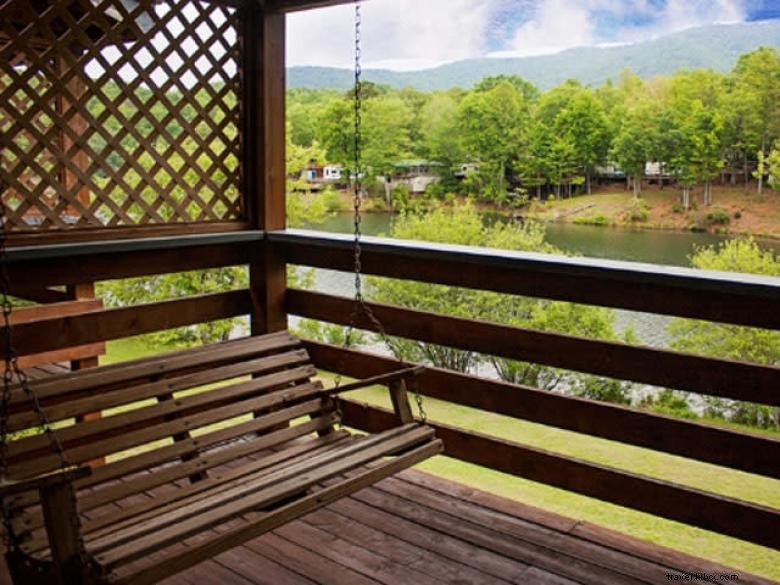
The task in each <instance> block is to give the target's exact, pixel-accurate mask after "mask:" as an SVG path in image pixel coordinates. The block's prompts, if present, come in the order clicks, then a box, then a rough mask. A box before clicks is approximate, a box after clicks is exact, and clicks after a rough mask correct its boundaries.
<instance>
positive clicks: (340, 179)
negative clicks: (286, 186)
mask: <svg viewBox="0 0 780 585" xmlns="http://www.w3.org/2000/svg"><path fill="white" fill-rule="evenodd" d="M298 178H299V180H301V181H302V182H304V183H305V185H306V188H307V189H309V190H311V191H319V190H320V189H323V188H325V187H327V186H329V185H333V186H340V185H342V184H343V183H344V182H345V181H346V179H345V173H344V172H343V167H342V166H341V165H340V164H336V163H327V164H324V165H320V164H318V163H317V161H315V160H311V161H309V163H308V164H307V165H306V167H305V168H304V169H303V170H302V171H301V174H300V176H299V177H298Z"/></svg>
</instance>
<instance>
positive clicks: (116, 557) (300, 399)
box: [0, 5, 442, 585]
mask: <svg viewBox="0 0 780 585" xmlns="http://www.w3.org/2000/svg"><path fill="white" fill-rule="evenodd" d="M356 10H357V13H356V14H357V16H358V18H356V38H357V39H358V40H359V10H360V8H359V5H357V7H356ZM356 48H357V55H356V56H359V44H358V45H357V47H356ZM355 123H356V133H355V157H356V160H355V168H356V169H359V168H360V158H359V157H360V132H359V130H360V68H359V61H358V62H357V67H356V84H355ZM355 177H356V179H355V185H354V189H355V214H356V215H355V240H354V241H355V274H356V295H355V296H356V301H357V303H356V306H357V307H362V308H363V310H364V311H367V312H368V313H369V316H370V317H372V318H373V316H372V315H370V310H369V309H368V307H366V306H365V304H363V302H362V292H361V285H360V190H361V186H360V173H359V172H356V173H355ZM0 208H2V211H3V216H2V217H0V223H2V229H0V256H2V258H3V259H4V257H5V241H6V237H7V233H6V227H5V226H6V216H5V205H4V204H3V205H2V206H0ZM0 267H1V268H2V271H3V274H2V279H1V280H2V295H3V309H4V316H5V323H4V334H5V337H6V344H5V345H6V348H7V354H6V356H5V360H6V370H5V376H4V385H3V393H2V404H1V406H2V417H1V419H0V450H1V451H0V473H1V474H2V481H1V482H0V499H1V504H2V517H3V536H4V543H5V547H6V560H7V564H8V567H9V570H10V572H11V575H12V579H13V580H14V583H15V584H16V585H23V584H24V585H38V584H40V585H50V584H61V585H66V584H67V585H103V584H108V583H121V584H127V585H131V584H132V585H143V584H147V583H155V582H158V581H160V580H162V579H164V578H166V577H168V576H170V575H172V574H175V573H177V572H179V571H182V570H184V569H186V568H188V567H191V566H193V565H195V564H197V563H199V562H201V561H203V560H206V559H208V558H210V557H213V556H214V555H217V554H219V553H220V552H223V551H225V550H228V549H229V548H232V547H234V546H237V545H239V544H241V543H243V542H245V541H247V540H249V539H252V538H255V537H256V536H258V535H260V534H262V533H264V532H266V531H269V530H272V529H274V528H275V527H277V526H280V525H282V524H284V523H286V522H289V521H291V520H293V519H295V518H297V517H299V516H301V515H303V514H306V513H308V512H310V511H312V510H314V509H316V508H319V507H321V506H324V505H327V504H328V503H329V502H332V501H334V500H336V499H338V498H341V497H344V496H346V495H348V494H350V493H352V492H355V491H356V490H359V489H361V488H363V487H366V486H368V485H371V484H373V483H374V482H376V481H378V480H380V479H382V478H384V477H387V476H389V475H392V474H394V473H396V472H398V471H400V470H402V469H404V468H407V467H409V466H411V465H414V464H415V463H417V462H420V461H422V460H424V459H426V458H428V457H431V456H433V455H435V454H437V453H440V452H441V451H442V443H441V441H440V440H438V439H436V437H435V436H434V432H433V430H432V429H431V428H430V427H428V426H427V425H426V424H425V420H424V413H423V411H422V409H421V419H422V420H421V421H420V422H418V421H416V420H415V418H414V416H413V414H412V411H411V408H410V405H409V401H408V398H407V391H414V392H416V384H417V382H416V377H417V375H418V374H419V373H420V371H421V368H409V367H405V366H401V367H400V369H399V370H398V371H396V372H393V373H390V374H385V375H380V376H376V377H373V378H370V379H366V380H361V381H358V382H355V383H349V384H339V383H338V382H337V383H336V385H335V387H333V388H329V389H326V388H324V387H323V385H322V384H321V383H320V382H319V381H314V380H312V377H313V376H314V375H315V374H316V369H315V367H314V366H313V364H312V363H311V360H310V358H309V355H308V353H307V351H306V349H305V347H304V346H303V344H302V343H301V341H300V340H298V339H296V338H295V337H294V336H293V335H291V334H290V333H288V332H278V333H271V334H267V335H258V336H252V337H248V338H243V339H238V340H233V341H227V342H223V343H218V344H214V345H209V346H204V347H198V348H193V349H187V350H182V351H176V352H171V353H165V354H158V355H155V356H153V357H150V358H146V359H140V360H134V361H129V362H123V363H120V364H115V365H109V366H103V367H98V368H94V369H89V370H81V371H77V372H72V373H66V374H63V375H59V376H54V377H51V378H47V379H43V380H34V381H29V380H27V378H26V376H25V374H24V372H23V371H21V370H20V369H19V364H18V360H17V358H16V356H15V354H14V350H13V339H12V328H11V327H10V323H9V319H8V317H9V314H10V311H11V305H10V300H9V297H8V295H9V291H10V286H9V282H8V280H7V278H6V276H5V268H6V267H5V263H4V262H1V263H0ZM357 316H358V315H357V314H355V315H353V323H354V322H355V319H356V318H357ZM351 331H352V327H350V328H349V329H348V334H347V340H349V338H350V336H351ZM347 342H348V341H347ZM14 378H16V380H14ZM374 384H385V385H388V386H389V389H390V397H391V399H392V403H393V407H394V410H395V413H396V415H397V418H398V426H397V427H395V428H393V429H390V430H388V431H385V432H381V433H376V434H372V435H353V434H351V433H350V432H348V431H347V430H346V429H344V428H339V426H338V425H339V422H340V412H339V406H338V405H339V401H338V397H337V395H338V394H341V393H344V392H348V391H351V390H355V389H357V388H363V387H366V386H370V385H374ZM418 401H419V395H418ZM94 412H103V413H104V415H105V416H104V417H103V418H99V419H91V418H89V417H86V416H85V415H88V414H89V413H94ZM74 419H75V420H76V421H79V422H76V423H75V424H71V421H73V420H74ZM96 460H100V461H105V463H103V464H101V465H95V466H90V463H91V462H95V461H96Z"/></svg>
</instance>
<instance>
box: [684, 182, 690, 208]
mask: <svg viewBox="0 0 780 585" xmlns="http://www.w3.org/2000/svg"><path fill="white" fill-rule="evenodd" d="M690 208H691V199H690V191H689V189H688V187H683V209H685V211H688V210H689V209H690Z"/></svg>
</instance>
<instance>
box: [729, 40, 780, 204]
mask: <svg viewBox="0 0 780 585" xmlns="http://www.w3.org/2000/svg"><path fill="white" fill-rule="evenodd" d="M733 75H734V91H735V93H736V94H737V95H738V96H739V98H738V99H740V100H741V101H742V103H743V104H744V106H743V107H742V108H740V111H741V112H743V115H744V117H745V119H744V126H745V132H747V133H753V134H755V135H758V139H759V144H758V145H757V147H758V149H759V150H760V152H761V153H762V154H763V156H764V157H765V156H766V151H767V148H768V146H769V145H770V144H772V142H773V140H774V139H775V138H776V137H777V136H778V134H780V53H779V52H778V50H777V49H776V48H774V47H761V48H760V49H757V50H755V51H753V52H752V53H748V54H746V55H742V56H741V57H740V58H739V60H738V61H737V65H736V67H735V68H734V73H733ZM757 179H758V185H757V189H758V192H759V193H761V191H762V189H763V184H764V175H763V173H760V174H759V175H758V177H757Z"/></svg>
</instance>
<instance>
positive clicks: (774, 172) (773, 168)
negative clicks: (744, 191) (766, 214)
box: [766, 140, 780, 191]
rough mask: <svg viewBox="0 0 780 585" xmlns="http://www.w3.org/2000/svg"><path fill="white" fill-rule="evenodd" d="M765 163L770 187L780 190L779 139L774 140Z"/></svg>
mask: <svg viewBox="0 0 780 585" xmlns="http://www.w3.org/2000/svg"><path fill="white" fill-rule="evenodd" d="M766 163H767V166H768V172H769V185H770V186H771V187H772V189H775V190H778V191H780V140H778V141H776V142H775V145H774V147H773V148H772V150H771V151H770V152H769V156H767V158H766Z"/></svg>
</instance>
